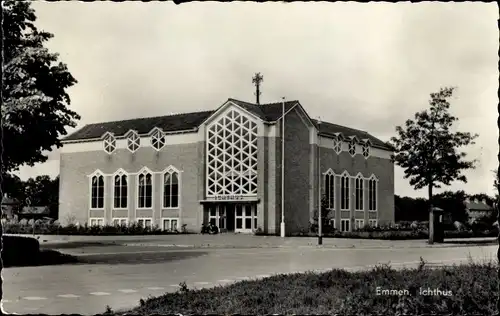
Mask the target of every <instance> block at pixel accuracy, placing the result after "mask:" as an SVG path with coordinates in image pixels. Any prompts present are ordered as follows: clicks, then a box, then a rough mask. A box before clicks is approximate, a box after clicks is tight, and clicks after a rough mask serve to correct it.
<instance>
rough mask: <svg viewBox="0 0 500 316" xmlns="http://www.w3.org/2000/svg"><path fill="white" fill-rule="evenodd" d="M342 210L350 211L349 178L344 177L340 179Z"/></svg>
mask: <svg viewBox="0 0 500 316" xmlns="http://www.w3.org/2000/svg"><path fill="white" fill-rule="evenodd" d="M340 195H341V197H340V198H341V200H340V208H341V209H342V210H348V209H349V176H348V175H343V176H342V177H341V178H340Z"/></svg>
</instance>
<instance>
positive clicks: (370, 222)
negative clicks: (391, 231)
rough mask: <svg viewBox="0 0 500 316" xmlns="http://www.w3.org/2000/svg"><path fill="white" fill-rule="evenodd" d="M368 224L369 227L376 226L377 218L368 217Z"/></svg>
mask: <svg viewBox="0 0 500 316" xmlns="http://www.w3.org/2000/svg"><path fill="white" fill-rule="evenodd" d="M372 223H375V225H372ZM368 225H369V226H370V227H377V226H378V219H375V218H370V219H368Z"/></svg>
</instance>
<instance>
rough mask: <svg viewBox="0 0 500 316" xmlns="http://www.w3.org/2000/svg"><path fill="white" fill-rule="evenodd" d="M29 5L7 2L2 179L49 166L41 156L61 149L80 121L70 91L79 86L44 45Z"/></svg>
mask: <svg viewBox="0 0 500 316" xmlns="http://www.w3.org/2000/svg"><path fill="white" fill-rule="evenodd" d="M30 5H31V4H30V2H27V1H11V0H9V1H3V2H2V9H3V10H2V11H3V23H2V28H3V48H4V50H3V66H2V80H3V85H2V95H3V96H2V111H1V113H2V145H3V153H2V176H5V174H6V173H8V172H11V171H14V170H17V169H18V168H19V166H22V165H25V164H26V165H28V166H33V165H34V164H35V163H40V162H45V161H46V160H47V156H45V155H44V154H43V153H42V152H43V151H50V150H51V148H52V147H53V146H57V148H59V147H61V142H60V140H59V138H60V136H61V135H66V133H67V132H66V127H75V126H76V122H75V120H79V119H80V116H79V115H78V114H77V113H75V112H73V111H71V110H69V109H68V108H67V106H68V105H69V104H70V98H69V95H68V94H67V92H66V89H67V88H69V87H71V86H73V85H74V84H75V83H76V82H77V81H76V80H75V78H73V76H72V75H71V74H70V73H69V71H68V69H67V67H66V65H65V64H63V63H61V62H58V58H59V56H58V54H54V53H50V52H49V50H48V49H47V48H45V47H44V44H45V43H46V42H47V41H48V40H49V39H50V38H52V37H53V35H52V34H50V33H47V32H43V31H39V30H38V29H37V28H36V26H35V25H34V22H35V21H36V15H35V12H34V10H33V9H32V8H31V7H30Z"/></svg>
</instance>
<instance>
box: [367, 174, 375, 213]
mask: <svg viewBox="0 0 500 316" xmlns="http://www.w3.org/2000/svg"><path fill="white" fill-rule="evenodd" d="M368 210H369V211H376V210H377V180H376V179H374V178H371V179H370V180H369V181H368Z"/></svg>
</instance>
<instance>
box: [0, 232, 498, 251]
mask: <svg viewBox="0 0 500 316" xmlns="http://www.w3.org/2000/svg"><path fill="white" fill-rule="evenodd" d="M5 235H10V234H5ZM17 236H23V237H34V238H37V239H38V240H39V242H40V244H41V245H45V244H59V243H72V242H78V243H94V244H117V245H125V246H143V247H148V246H154V247H172V248H304V247H307V248H309V247H323V248H338V249H347V248H353V249H355V248H359V249H377V248H385V249H387V248H446V247H470V246H491V245H495V244H497V243H496V237H489V238H460V239H446V240H445V243H440V244H433V245H429V244H428V243H427V240H374V239H350V238H323V245H321V246H318V239H317V238H314V237H287V238H281V237H278V236H253V235H244V234H219V235H196V234H193V235H139V236H130V235H128V236H123V235H121V236H73V235H65V236H62V235H34V236H33V235H29V234H28V235H17Z"/></svg>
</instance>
